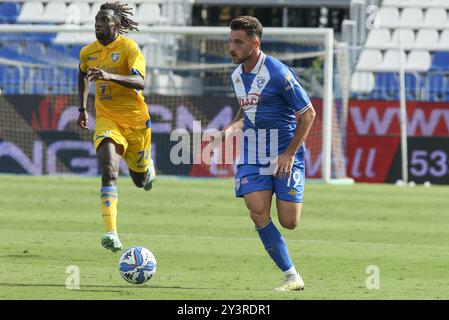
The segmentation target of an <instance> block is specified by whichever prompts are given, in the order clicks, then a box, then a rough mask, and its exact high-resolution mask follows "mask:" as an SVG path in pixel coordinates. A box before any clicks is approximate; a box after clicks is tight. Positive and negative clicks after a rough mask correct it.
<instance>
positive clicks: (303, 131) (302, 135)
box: [277, 105, 316, 177]
mask: <svg viewBox="0 0 449 320" xmlns="http://www.w3.org/2000/svg"><path fill="white" fill-rule="evenodd" d="M315 115H316V113H315V109H314V108H313V106H312V105H310V107H309V108H308V109H307V110H306V111H305V112H303V113H301V114H299V113H297V119H298V125H297V126H296V131H295V135H294V136H293V139H292V141H291V142H290V144H289V145H288V147H287V149H286V150H285V152H284V153H283V154H280V155H279V157H278V171H277V174H278V176H279V177H288V176H289V175H290V173H291V172H292V167H293V162H294V160H295V155H296V153H297V152H298V150H299V148H300V147H301V145H302V144H303V143H304V141H305V140H306V138H307V135H308V134H309V131H310V128H311V127H312V124H313V120H314V119H315Z"/></svg>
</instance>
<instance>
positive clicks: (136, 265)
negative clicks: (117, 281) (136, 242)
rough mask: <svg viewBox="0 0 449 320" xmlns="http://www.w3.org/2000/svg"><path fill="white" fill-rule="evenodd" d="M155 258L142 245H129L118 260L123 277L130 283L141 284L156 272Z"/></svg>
mask: <svg viewBox="0 0 449 320" xmlns="http://www.w3.org/2000/svg"><path fill="white" fill-rule="evenodd" d="M156 265H157V264H156V258H155V257H154V255H153V253H152V252H151V251H150V250H148V249H146V248H143V247H131V248H128V249H126V250H125V252H124V253H123V254H122V256H121V257H120V259H119V261H118V268H119V271H120V275H121V276H122V278H123V279H125V280H126V281H128V282H129V283H132V284H143V283H145V282H147V281H148V280H150V279H151V278H152V277H153V276H154V274H155V273H156Z"/></svg>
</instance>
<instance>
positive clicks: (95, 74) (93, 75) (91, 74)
mask: <svg viewBox="0 0 449 320" xmlns="http://www.w3.org/2000/svg"><path fill="white" fill-rule="evenodd" d="M110 78H111V77H110V74H109V73H108V72H106V71H104V70H103V69H99V68H89V69H88V70H87V79H88V80H89V81H95V80H110Z"/></svg>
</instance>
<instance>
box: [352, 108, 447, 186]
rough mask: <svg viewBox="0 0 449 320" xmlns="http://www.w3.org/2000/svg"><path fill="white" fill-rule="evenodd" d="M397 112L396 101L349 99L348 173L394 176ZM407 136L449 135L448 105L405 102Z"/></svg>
mask: <svg viewBox="0 0 449 320" xmlns="http://www.w3.org/2000/svg"><path fill="white" fill-rule="evenodd" d="M399 111H400V110H399V101H376V100H351V101H350V104H349V113H348V128H347V156H348V166H347V173H348V175H349V176H350V177H352V178H354V180H356V181H360V182H386V181H389V180H391V179H389V176H390V175H395V176H396V174H395V173H394V172H392V165H393V162H394V160H395V159H399V158H398V155H400V122H399V119H400V115H399ZM407 135H408V137H409V138H413V137H449V104H447V103H438V102H422V101H410V102H407ZM396 161H399V160H396ZM396 167H397V166H395V168H396ZM399 167H400V166H399ZM395 170H396V169H395Z"/></svg>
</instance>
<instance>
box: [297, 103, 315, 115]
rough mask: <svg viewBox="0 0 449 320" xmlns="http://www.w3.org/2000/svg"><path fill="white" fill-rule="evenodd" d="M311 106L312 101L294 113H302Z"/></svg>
mask: <svg viewBox="0 0 449 320" xmlns="http://www.w3.org/2000/svg"><path fill="white" fill-rule="evenodd" d="M311 107H312V103H309V104H308V105H306V106H305V107H304V108H302V109H301V110H299V111H297V112H296V113H299V114H303V113H304V112H306V111H307V110H309V109H310V108H311Z"/></svg>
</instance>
